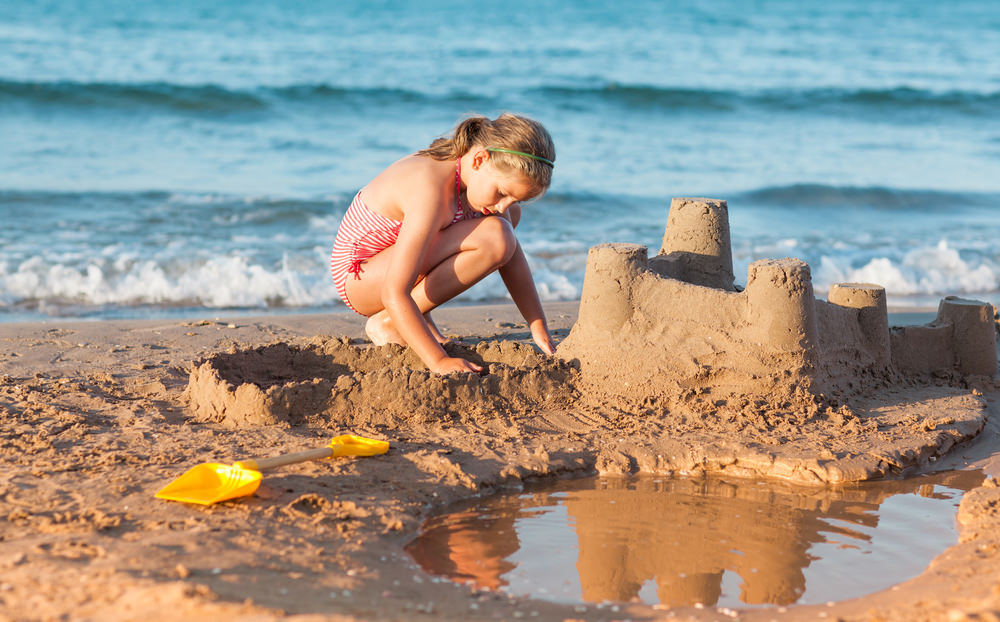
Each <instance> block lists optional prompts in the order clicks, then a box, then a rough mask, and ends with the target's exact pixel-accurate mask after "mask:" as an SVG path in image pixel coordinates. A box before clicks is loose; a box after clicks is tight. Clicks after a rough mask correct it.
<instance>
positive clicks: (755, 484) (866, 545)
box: [407, 471, 985, 606]
mask: <svg viewBox="0 0 1000 622" xmlns="http://www.w3.org/2000/svg"><path fill="white" fill-rule="evenodd" d="M984 477H985V476H984V475H983V474H982V473H981V472H980V471H950V472H945V473H938V474H934V475H926V476H920V477H914V478H910V479H905V480H896V481H882V482H868V483H863V484H859V485H852V486H845V487H841V488H838V489H803V488H796V487H792V486H789V485H784V484H781V483H774V482H761V481H750V480H748V481H726V480H721V479H704V480H692V479H683V478H675V479H662V478H648V477H639V478H588V479H583V480H575V481H562V482H559V483H558V484H557V485H556V487H551V486H549V487H546V488H542V489H536V490H534V491H531V492H526V493H520V494H512V495H506V496H500V497H495V498H492V499H485V500H479V501H478V502H477V503H474V504H466V506H465V507H463V508H460V509H458V510H457V511H454V512H452V513H449V514H446V515H441V516H438V517H435V518H432V519H431V520H429V521H427V523H426V524H425V525H424V528H423V530H422V532H421V535H420V536H419V537H418V538H417V539H416V540H414V541H413V542H411V543H410V544H409V545H408V546H407V551H408V552H409V553H410V555H412V556H413V558H414V559H415V560H416V561H417V562H418V563H419V564H420V565H421V567H423V569H424V570H425V571H427V572H429V573H431V574H435V575H440V576H445V577H448V578H450V579H452V580H454V581H460V582H467V583H469V584H472V585H474V586H476V587H479V588H489V589H502V590H505V591H510V592H512V593H515V594H519V595H529V596H533V597H537V598H542V599H546V600H553V601H558V602H564V603H578V602H602V601H631V600H641V601H643V602H646V603H648V604H656V603H662V604H664V605H670V606H681V605H693V604H696V603H702V604H705V605H726V606H740V605H744V606H745V605H768V604H773V605H787V604H792V603H817V602H826V601H828V600H843V599H847V598H853V597H857V596H861V595H864V594H868V593H872V592H875V591H879V590H881V589H885V588H888V587H889V586H891V585H894V584H896V583H899V582H901V581H904V580H906V579H909V578H911V577H913V576H916V575H917V574H919V573H920V572H921V571H922V570H923V569H924V568H925V567H926V565H927V564H928V563H929V562H930V560H931V559H933V558H934V557H935V556H936V555H937V554H939V553H940V552H942V551H943V550H944V549H945V548H947V547H948V546H950V545H951V544H953V543H954V542H955V541H956V539H957V538H956V534H955V529H954V520H955V512H956V508H957V505H958V502H959V500H960V497H961V494H962V493H963V492H964V491H967V490H970V489H972V488H974V487H975V486H977V485H979V484H980V483H981V482H982V481H983V479H984Z"/></svg>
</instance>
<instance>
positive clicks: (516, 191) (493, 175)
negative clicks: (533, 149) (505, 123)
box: [465, 160, 540, 214]
mask: <svg viewBox="0 0 1000 622" xmlns="http://www.w3.org/2000/svg"><path fill="white" fill-rule="evenodd" d="M465 192H466V195H465V196H466V200H467V201H468V203H469V205H470V206H471V207H472V209H474V210H476V211H477V212H482V213H483V214H503V213H504V212H506V211H507V209H508V208H510V206H511V205H513V204H514V203H520V202H521V201H527V200H529V199H532V198H534V197H536V196H538V195H539V194H540V189H539V188H538V187H537V186H535V184H534V183H532V182H531V181H530V180H528V179H525V178H524V177H522V176H521V175H517V174H516V173H514V174H512V173H507V172H505V171H501V170H499V169H497V168H496V167H494V166H493V163H492V162H490V161H489V160H487V161H485V162H482V163H481V164H480V165H479V166H478V167H474V168H473V174H472V175H470V176H469V179H468V183H467V186H466V191H465Z"/></svg>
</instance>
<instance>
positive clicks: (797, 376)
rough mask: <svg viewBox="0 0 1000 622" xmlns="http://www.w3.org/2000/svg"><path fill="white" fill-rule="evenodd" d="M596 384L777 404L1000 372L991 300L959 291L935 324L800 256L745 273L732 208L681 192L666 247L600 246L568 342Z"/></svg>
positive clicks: (569, 355)
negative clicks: (899, 315)
mask: <svg viewBox="0 0 1000 622" xmlns="http://www.w3.org/2000/svg"><path fill="white" fill-rule="evenodd" d="M559 352H560V355H561V356H563V358H565V359H568V360H573V361H578V362H579V364H580V368H581V376H582V378H583V379H584V381H586V382H587V383H588V384H589V385H590V386H591V387H595V388H596V387H599V388H600V390H601V391H603V392H605V393H606V394H613V395H618V396H620V397H621V398H623V399H626V400H629V399H631V400H632V401H636V400H638V401H647V402H648V401H649V400H650V399H654V398H656V397H657V396H663V397H669V396H676V395H678V394H682V395H683V394H687V395H691V394H698V395H704V396H708V397H710V399H711V400H721V401H723V402H724V401H725V400H726V399H728V398H730V397H733V396H736V395H741V396H747V395H750V396H757V397H763V398H765V399H766V401H767V402H768V403H769V404H771V405H775V404H777V405H779V406H780V405H782V404H783V403H788V402H789V400H794V399H795V398H802V397H804V398H807V399H808V398H811V397H816V396H819V395H827V396H843V395H849V394H852V393H857V392H859V391H861V390H863V389H864V388H866V387H870V386H872V385H875V384H884V383H887V382H894V381H900V380H903V379H906V378H913V377H920V376H926V375H931V374H934V375H937V376H948V377H956V376H957V377H969V376H986V377H992V376H993V375H995V374H996V372H997V352H996V335H995V327H994V320H993V309H992V307H991V305H989V304H988V303H984V302H978V301H973V300H964V299H960V298H955V297H948V298H945V299H943V300H942V301H941V303H940V307H939V309H938V314H937V318H936V319H935V320H934V321H933V322H931V323H929V324H927V325H924V326H906V327H898V328H890V327H889V323H888V313H887V308H886V295H885V289H884V288H883V287H881V286H879V285H874V284H869V283H839V284H836V285H834V286H833V287H832V288H831V289H830V293H829V298H828V300H827V301H823V300H819V299H817V298H816V297H815V296H814V294H813V285H812V279H811V276H810V271H809V266H808V265H807V264H806V263H804V262H802V261H800V260H798V259H791V258H785V259H765V260H761V261H756V262H754V263H752V264H751V265H750V267H749V270H748V275H747V284H746V288H745V289H744V290H742V291H739V290H738V288H737V287H736V286H735V285H734V276H733V266H732V254H731V250H730V238H729V215H728V206H727V204H726V202H725V201H723V200H716V199H704V198H676V199H673V201H672V202H671V205H670V212H669V217H668V220H667V227H666V231H665V233H664V236H663V243H662V247H661V248H660V251H659V253H658V254H657V255H655V256H653V257H648V253H647V248H646V247H645V246H642V245H638V244H600V245H597V246H595V247H593V248H591V249H590V253H589V255H588V258H587V271H586V275H585V278H584V284H583V293H582V297H581V302H580V313H579V320H578V322H577V324H576V325H575V326H574V327H573V329H572V331H571V333H570V335H569V336H568V337H567V339H566V340H565V341H564V342H563V343H562V344H561V346H560V349H559Z"/></svg>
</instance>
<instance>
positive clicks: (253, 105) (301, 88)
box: [0, 79, 486, 116]
mask: <svg viewBox="0 0 1000 622" xmlns="http://www.w3.org/2000/svg"><path fill="white" fill-rule="evenodd" d="M480 99H481V98H479V97H478V96H476V95H472V94H469V93H462V92H452V93H446V94H433V93H424V92H420V91H415V90H409V89H403V88H391V87H387V88H378V87H375V88H352V87H340V86H334V85H327V84H297V85H288V86H259V87H253V88H229V87H225V86H221V85H216V84H175V83H167V82H147V83H141V82H140V83H114V82H72V81H56V82H24V81H12V80H2V79H0V109H2V108H5V107H6V108H11V107H15V106H27V107H30V108H32V109H39V108H57V109H69V110H74V109H82V110H107V111H112V112H115V113H119V114H120V113H121V112H123V111H128V110H137V111H146V112H148V111H154V112H157V111H158V112H164V113H172V114H177V115H194V116H240V115H243V116H247V115H251V116H252V115H255V114H266V113H268V112H272V111H274V110H275V109H280V108H281V107H282V106H283V105H286V104H322V105H329V104H337V103H339V104H342V105H347V106H352V105H362V106H367V105H371V104H373V103H375V104H390V105H391V104H396V105H399V104H425V103H433V102H435V101H442V100H448V101H456V100H458V101H468V102H469V103H476V102H479V101H480ZM483 101H486V100H483Z"/></svg>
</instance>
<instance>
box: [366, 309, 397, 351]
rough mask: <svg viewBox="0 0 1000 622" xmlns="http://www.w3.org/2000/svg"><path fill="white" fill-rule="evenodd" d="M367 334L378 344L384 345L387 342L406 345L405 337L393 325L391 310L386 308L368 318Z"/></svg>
mask: <svg viewBox="0 0 1000 622" xmlns="http://www.w3.org/2000/svg"><path fill="white" fill-rule="evenodd" d="M365 334H366V335H368V338H369V339H371V340H372V343H374V344H375V345H377V346H384V345H385V344H387V343H398V344H400V345H404V346H405V345H406V342H405V341H403V337H402V336H401V335H400V334H399V333H398V332H396V329H395V328H394V327H393V326H392V319H390V318H389V312H388V311H386V310H385V309H382V310H381V311H379V312H378V313H376V314H375V315H373V316H371V317H370V318H368V321H367V322H365Z"/></svg>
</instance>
